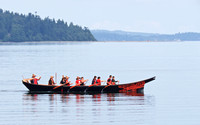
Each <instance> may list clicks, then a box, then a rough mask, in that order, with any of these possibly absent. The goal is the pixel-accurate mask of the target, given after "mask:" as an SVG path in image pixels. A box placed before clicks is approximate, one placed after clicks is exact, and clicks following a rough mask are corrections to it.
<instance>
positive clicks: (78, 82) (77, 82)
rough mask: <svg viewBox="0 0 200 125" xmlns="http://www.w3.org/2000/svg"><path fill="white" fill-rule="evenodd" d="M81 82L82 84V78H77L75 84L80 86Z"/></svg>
mask: <svg viewBox="0 0 200 125" xmlns="http://www.w3.org/2000/svg"><path fill="white" fill-rule="evenodd" d="M80 82H81V80H80V77H79V76H77V77H76V82H75V83H76V85H77V86H79V85H80Z"/></svg>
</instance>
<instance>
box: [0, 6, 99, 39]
mask: <svg viewBox="0 0 200 125" xmlns="http://www.w3.org/2000/svg"><path fill="white" fill-rule="evenodd" d="M0 41H3V42H6V41H10V42H23V41H96V39H95V38H94V37H93V35H92V34H91V32H90V30H89V29H88V28H86V27H84V28H82V27H81V26H78V25H74V24H73V23H70V24H67V22H64V21H63V20H54V19H49V18H48V17H47V18H45V19H41V18H40V16H38V15H34V14H31V13H29V14H28V15H24V14H18V13H13V12H9V11H3V10H2V9H0Z"/></svg>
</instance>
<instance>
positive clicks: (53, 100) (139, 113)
mask: <svg viewBox="0 0 200 125" xmlns="http://www.w3.org/2000/svg"><path fill="white" fill-rule="evenodd" d="M154 101H155V100H154V97H152V96H147V95H144V94H142V93H132V92H129V93H103V94H101V93H99V94H30V93H28V94H24V95H23V107H24V111H26V112H27V111H28V112H32V113H38V114H43V113H45V112H46V111H47V112H49V114H48V113H45V114H47V116H49V117H52V115H53V114H55V113H56V117H57V118H59V119H60V120H61V121H62V124H69V123H73V121H76V122H78V123H82V124H84V125H86V123H88V122H89V123H91V122H92V123H100V124H106V123H120V122H121V120H124V119H126V120H127V123H133V122H134V123H138V124H143V123H146V122H144V120H146V121H148V122H149V121H151V120H150V119H149V117H148V118H145V115H146V114H152V113H153V112H151V111H152V110H151V109H153V107H154ZM51 114H52V115H51ZM120 119H121V120H120ZM69 121H71V122H69Z"/></svg>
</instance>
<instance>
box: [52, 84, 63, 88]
mask: <svg viewBox="0 0 200 125" xmlns="http://www.w3.org/2000/svg"><path fill="white" fill-rule="evenodd" d="M64 85H65V84H63V85H59V86H56V87H54V88H53V89H57V88H59V87H61V86H64Z"/></svg>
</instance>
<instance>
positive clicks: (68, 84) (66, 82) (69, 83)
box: [65, 76, 73, 86]
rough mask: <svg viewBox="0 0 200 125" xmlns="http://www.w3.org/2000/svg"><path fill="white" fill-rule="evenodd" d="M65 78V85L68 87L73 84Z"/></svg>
mask: <svg viewBox="0 0 200 125" xmlns="http://www.w3.org/2000/svg"><path fill="white" fill-rule="evenodd" d="M65 78H66V80H65V85H67V86H70V85H72V84H73V83H71V81H69V77H68V76H66V77H65Z"/></svg>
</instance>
